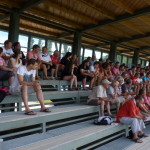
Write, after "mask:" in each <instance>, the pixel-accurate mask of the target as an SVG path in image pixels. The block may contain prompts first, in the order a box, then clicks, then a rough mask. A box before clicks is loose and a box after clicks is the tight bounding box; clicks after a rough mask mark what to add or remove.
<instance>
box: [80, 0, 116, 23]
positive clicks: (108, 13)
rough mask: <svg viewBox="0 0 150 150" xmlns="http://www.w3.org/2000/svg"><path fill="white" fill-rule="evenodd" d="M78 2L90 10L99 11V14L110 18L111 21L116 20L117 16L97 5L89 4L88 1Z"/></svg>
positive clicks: (81, 0)
mask: <svg viewBox="0 0 150 150" xmlns="http://www.w3.org/2000/svg"><path fill="white" fill-rule="evenodd" d="M77 1H78V2H80V3H82V5H84V6H86V7H89V8H93V9H94V10H95V11H97V12H98V13H100V14H102V15H103V16H105V17H107V18H109V19H112V20H113V19H115V16H114V15H112V13H111V12H108V11H107V10H106V9H104V8H102V7H97V6H96V5H95V4H93V3H89V1H87V0H77Z"/></svg>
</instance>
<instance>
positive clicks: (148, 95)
mask: <svg viewBox="0 0 150 150" xmlns="http://www.w3.org/2000/svg"><path fill="white" fill-rule="evenodd" d="M143 98H144V103H145V105H147V107H148V108H149V110H150V90H147V91H146V95H144V96H143Z"/></svg>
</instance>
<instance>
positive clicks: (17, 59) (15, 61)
mask: <svg viewBox="0 0 150 150" xmlns="http://www.w3.org/2000/svg"><path fill="white" fill-rule="evenodd" d="M21 57H22V52H21V51H18V52H15V53H14V55H13V57H12V58H11V59H10V66H11V67H12V68H16V69H18V67H19V66H21V65H22V60H21Z"/></svg>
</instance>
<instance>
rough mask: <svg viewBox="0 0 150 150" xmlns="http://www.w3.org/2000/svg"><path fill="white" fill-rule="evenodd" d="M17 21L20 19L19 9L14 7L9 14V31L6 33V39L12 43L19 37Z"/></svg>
mask: <svg viewBox="0 0 150 150" xmlns="http://www.w3.org/2000/svg"><path fill="white" fill-rule="evenodd" d="M19 21H20V14H19V11H18V9H14V11H13V12H12V13H11V15H10V22H9V33H8V39H9V40H10V41H11V42H12V43H14V42H17V41H18V38H19Z"/></svg>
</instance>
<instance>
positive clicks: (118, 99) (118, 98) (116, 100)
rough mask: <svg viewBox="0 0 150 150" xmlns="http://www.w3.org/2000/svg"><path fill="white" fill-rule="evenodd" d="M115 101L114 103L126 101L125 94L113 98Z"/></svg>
mask: <svg viewBox="0 0 150 150" xmlns="http://www.w3.org/2000/svg"><path fill="white" fill-rule="evenodd" d="M113 101H114V103H118V102H120V103H122V102H124V101H125V99H124V97H123V96H119V97H117V98H115V99H113Z"/></svg>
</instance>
